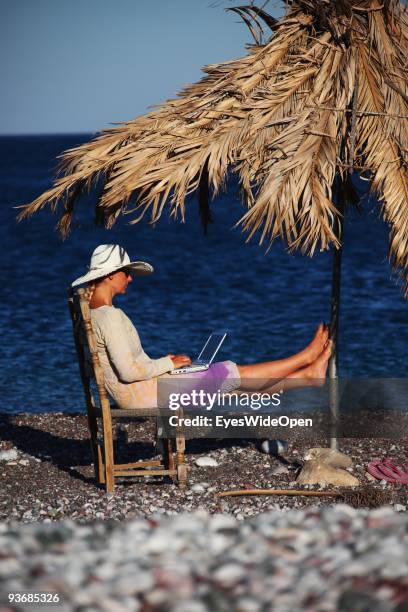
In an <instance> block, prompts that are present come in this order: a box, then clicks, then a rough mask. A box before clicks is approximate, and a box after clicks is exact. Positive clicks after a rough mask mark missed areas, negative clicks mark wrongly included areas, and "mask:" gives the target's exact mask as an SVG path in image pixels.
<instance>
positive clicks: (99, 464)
mask: <svg viewBox="0 0 408 612" xmlns="http://www.w3.org/2000/svg"><path fill="white" fill-rule="evenodd" d="M88 429H89V434H90V438H91V451H92V459H93V464H94V470H95V479H96V482H97V484H105V468H104V463H103V456H102V449H101V445H100V443H98V421H97V419H96V416H95V414H93V413H91V412H90V411H89V410H88Z"/></svg>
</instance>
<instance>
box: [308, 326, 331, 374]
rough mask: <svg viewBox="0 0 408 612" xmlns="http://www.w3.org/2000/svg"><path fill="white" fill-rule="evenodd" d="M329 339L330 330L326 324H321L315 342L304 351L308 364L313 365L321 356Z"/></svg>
mask: <svg viewBox="0 0 408 612" xmlns="http://www.w3.org/2000/svg"><path fill="white" fill-rule="evenodd" d="M328 339H329V329H328V327H327V326H326V325H324V323H319V325H318V327H317V329H316V333H315V335H314V338H313V340H312V341H311V342H310V344H308V346H307V347H306V348H305V349H304V353H305V356H306V363H307V364H309V365H312V364H313V363H314V362H315V361H316V359H317V358H318V357H319V356H320V355H321V353H322V351H323V350H324V347H325V345H326V342H327V341H328Z"/></svg>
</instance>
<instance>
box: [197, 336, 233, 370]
mask: <svg viewBox="0 0 408 612" xmlns="http://www.w3.org/2000/svg"><path fill="white" fill-rule="evenodd" d="M226 335H227V334H218V333H217V334H211V336H210V337H209V338H208V340H207V342H206V343H205V345H204V348H203V350H202V351H201V353H200V354H199V356H198V359H197V361H198V362H202V363H205V364H207V363H208V364H210V363H211V362H212V360H213V359H214V357H215V355H216V354H217V352H218V349H219V348H220V346H221V344H222V342H223V341H224V338H225V336H226Z"/></svg>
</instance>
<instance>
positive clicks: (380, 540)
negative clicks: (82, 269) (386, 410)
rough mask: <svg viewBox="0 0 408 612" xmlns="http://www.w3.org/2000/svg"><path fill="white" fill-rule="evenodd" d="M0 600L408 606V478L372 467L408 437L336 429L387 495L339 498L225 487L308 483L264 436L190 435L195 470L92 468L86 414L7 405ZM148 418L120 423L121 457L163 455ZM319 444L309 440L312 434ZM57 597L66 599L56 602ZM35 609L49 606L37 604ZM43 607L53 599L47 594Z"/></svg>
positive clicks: (358, 467) (364, 481)
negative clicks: (140, 475)
mask: <svg viewBox="0 0 408 612" xmlns="http://www.w3.org/2000/svg"><path fill="white" fill-rule="evenodd" d="M0 440H1V442H0V474H1V481H2V487H1V490H0V521H1V523H0V551H1V555H0V583H1V584H2V587H1V589H2V590H1V595H2V597H1V599H0V601H1V602H2V604H3V607H1V606H0V610H2V612H4V611H5V610H20V609H24V610H25V609H27V610H28V609H29V610H33V609H36V608H35V604H34V603H30V604H26V605H27V606H28V605H29V606H30V607H29V608H28V607H27V608H26V607H21V605H20V607H18V606H17V605H15V606H14V607H13V605H10V604H8V603H7V598H6V595H7V594H8V593H10V592H17V591H18V592H22V591H26V592H28V591H30V592H37V591H39V590H40V591H54V592H57V593H58V594H59V596H60V598H61V600H60V602H59V603H58V607H55V609H56V610H57V609H58V610H60V611H61V610H67V611H68V610H109V612H110V611H112V612H114V611H116V610H117V611H118V612H120V611H122V610H123V611H125V610H141V611H143V612H147V611H151V610H159V611H161V610H163V611H167V610H169V611H174V612H195V611H197V612H201V611H206V610H209V611H211V612H212V611H218V610H220V611H224V610H225V611H229V610H238V611H242V612H252V611H254V612H255V611H258V610H260V611H264V610H279V611H286V610H287V611H293V610H322V611H323V610H327V611H329V610H353V611H354V610H362V611H363V610H367V611H368V610H370V611H371V610H379V611H384V612H385V611H388V610H390V611H391V610H396V611H398V612H402V611H403V610H406V609H408V608H407V607H406V606H408V599H407V592H408V591H407V589H408V546H407V544H408V541H407V539H408V535H407V534H408V518H407V512H406V510H407V507H408V493H407V491H408V487H407V486H406V485H392V484H387V483H385V482H380V481H372V480H370V479H369V477H368V475H367V473H366V467H367V463H368V461H369V460H371V459H373V458H375V457H382V456H385V455H387V456H389V457H393V458H397V459H398V460H399V461H400V462H402V463H408V460H407V459H408V454H407V445H406V442H405V440H385V439H384V440H379V439H364V440H357V439H355V440H340V448H341V450H342V451H343V452H345V453H346V454H347V455H348V456H350V457H351V458H352V459H353V464H354V466H353V468H352V469H351V470H352V473H353V474H354V475H355V476H357V478H358V479H359V480H360V483H361V485H365V486H370V487H372V488H373V489H375V490H377V491H378V492H380V493H381V494H383V495H384V496H385V499H386V502H387V503H386V505H383V506H381V507H378V508H371V509H370V508H364V507H362V508H358V509H357V508H353V507H351V506H350V505H346V504H345V503H342V501H341V500H337V499H336V498H327V497H326V498H308V497H300V496H299V497H284V496H253V497H252V496H251V497H250V496H245V497H236V498H234V497H231V498H219V497H217V493H219V492H222V491H227V490H231V489H244V488H249V487H250V488H270V489H271V488H272V489H278V488H280V489H281V488H285V489H287V488H289V489H294V488H296V489H299V488H303V489H309V490H310V489H316V490H317V489H318V487H317V486H310V485H309V486H304V487H299V485H297V484H296V481H295V478H296V472H294V470H293V468H292V465H291V463H293V462H296V460H297V459H301V458H302V456H303V454H304V453H305V451H306V450H307V448H308V446H307V444H306V442H304V443H303V444H302V442H301V441H299V440H298V441H296V444H295V443H294V442H289V446H288V448H287V450H286V452H285V455H284V457H285V459H284V460H283V461H282V460H279V459H277V458H276V457H274V456H271V455H267V454H264V453H262V452H261V451H260V448H259V444H258V443H257V441H255V440H215V439H213V440H208V439H202V440H190V441H188V442H187V463H188V465H189V467H190V470H189V484H188V487H187V489H186V490H185V491H181V490H180V489H179V488H178V487H177V486H176V485H175V484H174V483H172V482H171V481H170V480H169V481H163V480H162V479H160V478H158V477H151V478H149V479H148V480H142V479H137V480H133V481H126V482H125V483H119V484H118V485H117V486H116V489H115V493H114V495H113V496H107V495H106V494H105V492H104V490H103V489H101V488H98V487H97V486H96V485H95V482H94V475H93V468H92V465H91V453H90V447H89V441H88V431H87V420H86V417H85V415H79V414H76V415H67V414H62V413H52V414H28V413H27V414H17V415H6V414H3V415H0ZM152 440H153V424H152V423H151V422H149V421H147V420H143V419H140V420H137V421H132V422H130V423H123V424H121V425H120V426H119V429H118V431H117V435H116V442H115V444H116V447H117V448H118V449H122V452H123V449H126V452H127V453H128V455H127V454H126V453H125V454H124V455H121V456H123V458H124V460H126V459H127V458H128V457H133V458H134V460H136V461H137V460H138V459H146V458H149V457H153V456H155V452H156V451H155V448H154V445H153V444H152ZM309 446H310V445H309ZM55 606H57V604H55ZM37 609H43V608H41V607H37ZM47 609H53V608H52V604H47Z"/></svg>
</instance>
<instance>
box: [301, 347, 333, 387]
mask: <svg viewBox="0 0 408 612" xmlns="http://www.w3.org/2000/svg"><path fill="white" fill-rule="evenodd" d="M332 350H333V341H332V340H327V342H326V344H325V347H324V349H323V351H322V352H321V353H320V355H319V357H318V358H317V359H316V360H315V361H314V362H313V363H312V364H311V365H310V366H309V367H308V368H307V376H308V378H311V379H315V380H316V383H317V384H319V383H320V384H324V379H325V378H326V371H327V366H328V363H329V359H330V355H331V354H332Z"/></svg>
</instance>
